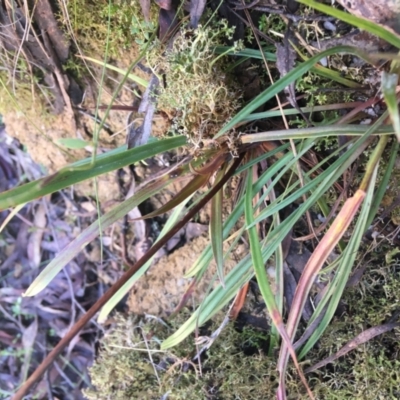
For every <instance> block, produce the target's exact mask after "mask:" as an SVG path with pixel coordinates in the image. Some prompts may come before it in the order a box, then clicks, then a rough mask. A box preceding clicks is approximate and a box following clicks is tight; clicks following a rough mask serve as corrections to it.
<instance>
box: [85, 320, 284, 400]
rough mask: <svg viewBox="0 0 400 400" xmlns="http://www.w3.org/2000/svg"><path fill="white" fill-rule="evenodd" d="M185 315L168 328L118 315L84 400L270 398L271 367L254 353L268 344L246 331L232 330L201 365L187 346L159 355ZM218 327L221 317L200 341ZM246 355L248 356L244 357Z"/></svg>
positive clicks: (273, 377)
mask: <svg viewBox="0 0 400 400" xmlns="http://www.w3.org/2000/svg"><path fill="white" fill-rule="evenodd" d="M185 314H186V317H187V316H188V315H187V313H183V315H180V316H178V318H177V319H175V320H173V321H172V322H171V324H172V326H168V325H167V324H165V322H163V321H161V320H157V319H152V318H148V319H144V318H139V317H137V316H129V317H127V318H125V317H123V316H122V315H117V316H116V321H117V322H116V325H115V327H114V328H113V329H112V331H111V332H110V333H109V334H107V335H106V336H105V338H104V339H103V341H102V347H101V349H102V350H101V352H100V355H99V358H98V360H97V362H96V363H95V365H94V366H93V367H92V369H91V376H92V383H93V385H94V387H95V389H92V390H87V391H86V395H87V396H88V398H89V399H93V400H94V399H96V400H102V399H104V400H105V399H109V398H112V399H143V398H146V399H159V398H161V396H162V395H165V394H168V398H169V399H182V400H183V399H189V398H190V399H194V400H203V399H205V398H219V399H235V398H237V399H248V400H252V399H254V400H258V399H261V398H265V396H266V395H267V398H272V397H273V392H274V390H275V389H276V383H275V382H276V378H277V373H276V371H275V363H274V361H273V360H272V359H271V358H268V357H267V356H266V355H265V354H263V352H262V351H261V350H259V348H258V346H260V344H261V343H260V341H262V340H264V341H265V340H266V336H267V335H265V334H264V335H263V334H260V333H259V332H258V333H255V332H253V331H252V330H251V329H249V328H247V329H246V330H245V331H244V332H239V331H237V330H235V328H234V326H233V325H232V324H230V325H228V326H227V328H226V329H225V330H224V331H223V333H222V335H221V336H220V337H219V338H218V339H217V341H216V342H215V343H214V344H213V345H212V346H211V348H210V349H209V350H208V351H207V353H206V355H203V356H201V361H200V362H198V361H194V360H193V357H194V355H195V354H196V347H195V345H194V344H193V341H191V340H185V341H184V342H183V343H182V344H181V345H180V346H178V347H176V348H174V349H173V350H170V351H161V350H160V344H161V342H162V341H163V340H164V339H165V338H167V337H168V335H169V334H170V333H171V331H172V330H173V329H176V328H177V327H178V326H179V325H180V324H182V322H183V321H184V318H185ZM220 321H221V316H219V317H217V318H215V322H213V323H212V324H211V325H209V326H208V328H207V329H202V332H201V334H203V335H204V336H202V337H200V338H199V339H204V340H207V337H206V336H205V335H208V334H210V333H211V332H212V331H213V330H214V329H216V328H217V327H218V324H217V322H220ZM251 337H253V339H252V340H251V346H252V347H251V348H250V347H248V342H249V340H250V339H249V338H251ZM200 347H201V346H200ZM246 347H247V348H246ZM249 349H250V350H249ZM244 350H247V351H248V352H251V354H250V355H246V354H245V353H244ZM269 396H270V397H269Z"/></svg>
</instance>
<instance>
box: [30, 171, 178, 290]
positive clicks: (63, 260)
mask: <svg viewBox="0 0 400 400" xmlns="http://www.w3.org/2000/svg"><path fill="white" fill-rule="evenodd" d="M170 183H171V178H170V177H168V176H164V177H162V178H161V179H159V180H157V181H155V182H152V183H151V184H150V185H148V186H146V187H144V188H143V189H141V190H140V191H138V192H137V193H136V194H135V195H134V196H132V197H130V198H129V199H127V200H125V201H123V202H122V203H121V204H119V205H118V206H116V207H114V208H113V209H112V210H111V211H110V212H108V213H107V214H105V215H103V216H102V217H101V218H99V219H98V220H97V221H95V222H93V224H91V225H90V226H89V227H88V228H86V229H85V230H84V231H83V232H82V233H81V234H80V235H79V236H78V237H77V238H76V239H74V240H73V241H72V242H71V243H69V244H68V245H67V246H66V247H65V248H64V249H63V250H62V251H61V252H60V254H59V255H58V256H57V257H56V258H55V259H54V260H52V261H51V262H50V263H49V265H47V267H46V268H45V269H44V270H43V271H42V272H41V273H40V274H39V276H38V277H37V278H36V279H35V280H34V281H33V282H32V284H31V285H30V286H29V288H28V289H27V291H26V292H25V293H24V295H23V296H27V297H28V296H35V295H36V294H38V293H40V292H41V291H42V290H43V289H44V288H45V287H46V286H47V285H48V284H49V283H50V282H51V280H52V279H54V277H55V276H56V275H57V274H58V273H59V272H60V271H61V270H62V269H63V268H64V266H65V265H66V264H67V263H69V262H70V261H71V260H72V259H73V258H74V257H75V256H76V255H77V254H78V253H79V252H80V251H81V250H82V249H83V248H85V247H86V246H87V245H88V244H89V243H90V242H91V241H92V240H94V239H95V238H96V237H97V236H98V235H99V234H100V232H99V228H100V227H101V229H102V230H104V229H106V228H108V227H109V226H110V225H111V224H113V223H114V222H115V221H117V220H118V219H120V218H122V217H123V216H124V215H126V214H127V213H128V212H129V211H130V210H131V209H132V208H134V207H136V206H138V205H139V204H140V203H142V202H143V201H144V200H146V199H148V198H149V197H151V196H153V195H154V194H156V193H158V192H159V191H160V190H161V189H163V188H164V187H166V186H167V185H169V184H170Z"/></svg>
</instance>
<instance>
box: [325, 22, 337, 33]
mask: <svg viewBox="0 0 400 400" xmlns="http://www.w3.org/2000/svg"><path fill="white" fill-rule="evenodd" d="M324 28H325V29H326V30H327V31H331V32H336V26H335V24H333V23H332V22H330V21H325V22H324Z"/></svg>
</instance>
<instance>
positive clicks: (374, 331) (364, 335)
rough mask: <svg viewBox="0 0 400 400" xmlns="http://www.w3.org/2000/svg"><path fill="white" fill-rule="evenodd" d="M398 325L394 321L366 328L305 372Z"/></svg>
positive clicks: (319, 366) (327, 362)
mask: <svg viewBox="0 0 400 400" xmlns="http://www.w3.org/2000/svg"><path fill="white" fill-rule="evenodd" d="M398 326H400V323H399V322H392V323H387V324H383V325H378V326H374V327H372V328H369V329H366V330H365V331H363V332H361V333H360V334H359V335H357V336H356V337H355V338H354V339H352V340H350V341H349V342H347V343H346V344H345V345H344V346H343V347H342V348H341V349H340V350H339V351H338V352H336V353H335V354H333V355H331V356H330V357H327V358H325V359H324V360H322V361H320V362H318V363H317V364H315V365H313V366H312V367H310V368H307V369H306V370H305V371H304V372H305V373H310V372H313V371H315V370H317V369H319V368H322V367H323V366H325V365H327V364H329V363H331V362H333V361H335V360H336V359H338V358H339V357H342V356H344V355H345V354H347V353H348V352H350V351H352V350H354V349H356V348H357V346H359V345H361V344H363V343H366V342H368V341H370V340H372V339H373V338H374V337H376V336H378V335H382V334H383V333H386V332H388V331H391V330H392V329H394V328H397V327H398Z"/></svg>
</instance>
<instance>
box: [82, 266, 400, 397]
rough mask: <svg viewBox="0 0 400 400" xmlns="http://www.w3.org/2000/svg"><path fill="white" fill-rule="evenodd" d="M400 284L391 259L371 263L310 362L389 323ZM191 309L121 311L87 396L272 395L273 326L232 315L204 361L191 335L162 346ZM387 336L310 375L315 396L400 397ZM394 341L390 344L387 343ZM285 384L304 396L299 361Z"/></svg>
mask: <svg viewBox="0 0 400 400" xmlns="http://www.w3.org/2000/svg"><path fill="white" fill-rule="evenodd" d="M384 271H386V273H385V272H384ZM399 289H400V274H399V270H398V267H397V266H396V265H390V266H386V267H385V266H383V267H382V268H379V269H375V270H373V271H371V275H369V276H366V277H365V278H364V279H363V280H362V282H361V285H360V286H359V287H357V288H355V289H349V290H347V291H346V292H345V294H344V297H343V302H344V303H345V304H348V310H347V312H346V313H345V314H344V315H342V316H341V317H340V318H339V317H337V318H335V319H334V320H333V321H332V324H331V325H330V326H329V328H328V329H327V331H326V332H325V334H324V335H323V336H322V338H321V340H320V342H319V346H318V347H317V348H316V349H314V350H313V351H312V352H311V353H310V354H309V356H308V358H307V360H306V363H305V365H313V364H314V363H316V362H318V361H320V360H321V359H323V358H325V357H327V356H329V355H330V354H333V353H335V352H336V351H337V350H339V349H340V348H341V347H342V346H344V345H345V344H346V342H348V341H349V340H351V339H353V338H354V337H355V336H357V335H358V334H359V333H360V332H361V331H363V330H365V329H367V328H369V327H370V326H374V325H379V324H382V323H385V321H386V320H387V318H388V317H389V316H390V315H392V314H393V312H394V311H395V308H396V304H398V303H399V301H400V295H399V293H400V290H399ZM187 316H188V315H187V311H186V312H185V313H182V314H180V315H178V317H177V318H176V319H175V320H172V321H170V325H167V324H166V323H164V322H163V321H161V320H157V319H150V318H149V319H144V318H140V317H138V316H133V315H131V316H129V317H123V316H122V315H121V314H118V315H117V316H116V325H115V327H114V328H113V329H112V330H111V331H110V332H109V334H107V335H106V336H105V338H104V339H103V341H102V346H101V351H100V354H99V357H98V359H97V362H96V363H95V365H94V366H93V367H92V369H91V376H92V383H93V385H94V387H95V389H91V390H88V391H87V392H86V394H87V396H88V398H89V399H93V400H94V399H100V400H101V399H108V398H113V399H139V398H148V399H159V398H161V396H162V395H163V394H166V393H168V395H169V397H168V398H171V399H187V398H191V399H199V400H200V399H201V400H203V399H205V398H214V397H215V398H218V399H221V400H230V399H254V400H258V399H261V398H267V399H272V398H274V396H275V390H276V388H277V371H276V363H275V361H274V358H271V357H268V356H267V355H266V353H264V351H263V349H266V348H267V347H268V337H269V335H268V334H267V333H263V332H262V331H259V330H255V329H254V328H249V327H245V328H244V329H243V330H242V331H239V330H237V329H236V328H235V326H234V324H232V323H230V324H228V325H227V327H226V328H225V329H224V330H223V331H222V333H221V334H220V336H219V337H218V338H217V339H216V340H215V342H214V343H213V345H212V346H211V348H210V349H209V350H208V351H207V352H206V354H205V355H203V356H202V357H201V363H200V364H199V363H198V362H196V361H193V356H194V355H195V354H196V347H195V345H194V343H193V341H192V340H188V339H186V340H185V341H184V342H182V343H181V344H180V345H179V346H177V347H174V348H173V349H170V350H167V351H160V344H161V342H162V341H163V340H164V339H165V338H166V337H168V335H170V333H171V331H173V330H174V329H176V328H177V327H179V325H180V324H181V323H182V322H183V321H184V320H185V318H187ZM220 321H221V314H219V315H217V316H216V317H215V318H214V322H212V323H211V324H209V326H208V327H207V328H203V329H202V331H201V332H200V334H201V335H203V336H202V337H201V339H207V335H209V334H210V333H211V332H213V331H214V330H215V329H217V327H218V324H219V323H220ZM381 340H382V339H380V338H379V337H378V338H376V339H374V340H373V341H370V342H368V343H366V344H363V345H361V346H360V347H358V348H357V349H355V350H354V351H352V352H350V353H348V354H347V355H346V356H344V357H342V358H340V359H339V361H335V362H334V363H333V364H328V365H327V366H326V367H323V368H322V369H320V370H317V371H316V372H313V373H312V374H311V375H310V379H309V382H310V387H311V389H312V391H313V393H314V395H315V396H316V398H317V399H325V400H335V399H344V398H351V399H356V400H358V399H359V400H361V399H365V400H376V399H377V398H398V396H399V394H400V393H399V389H398V381H399V379H400V376H399V372H398V371H399V370H400V368H399V367H400V362H399V360H398V352H399V351H400V348H399V345H398V333H396V331H393V332H389V333H387V334H386V335H385V339H384V340H385V346H384V348H382V345H381ZM388 347H390V348H391V349H392V351H390V352H389V351H387V350H385V349H387V348H388ZM200 366H201V368H200ZM287 390H288V398H289V399H295V398H299V396H300V397H301V398H303V396H305V390H304V387H303V386H302V384H301V382H300V381H299V379H298V377H297V375H296V372H295V370H294V368H291V369H290V370H289V374H288V379H287ZM213 396H214V397H213ZM380 396H381V397H380Z"/></svg>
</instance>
